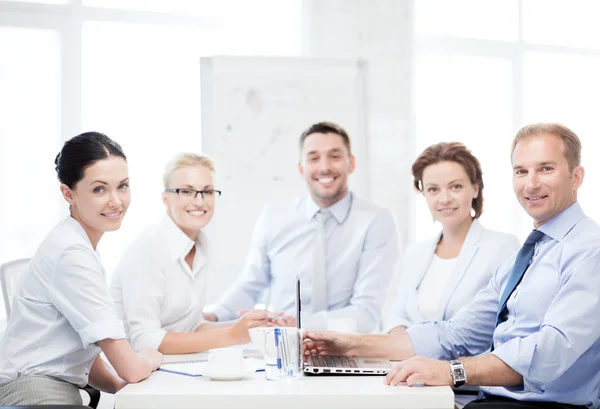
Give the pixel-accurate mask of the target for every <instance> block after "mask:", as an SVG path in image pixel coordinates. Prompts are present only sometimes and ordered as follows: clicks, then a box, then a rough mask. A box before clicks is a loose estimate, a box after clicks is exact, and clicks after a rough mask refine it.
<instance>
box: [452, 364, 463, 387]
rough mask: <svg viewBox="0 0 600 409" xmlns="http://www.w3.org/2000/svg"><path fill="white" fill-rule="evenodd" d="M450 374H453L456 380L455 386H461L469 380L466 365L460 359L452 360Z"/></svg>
mask: <svg viewBox="0 0 600 409" xmlns="http://www.w3.org/2000/svg"><path fill="white" fill-rule="evenodd" d="M450 375H452V382H454V386H461V385H464V384H465V382H467V373H466V372H465V366H464V365H463V363H462V362H460V361H459V360H453V361H450Z"/></svg>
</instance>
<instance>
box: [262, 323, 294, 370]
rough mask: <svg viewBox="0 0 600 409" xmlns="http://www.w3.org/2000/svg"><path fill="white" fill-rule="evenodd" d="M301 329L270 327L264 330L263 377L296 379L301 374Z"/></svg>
mask: <svg viewBox="0 0 600 409" xmlns="http://www.w3.org/2000/svg"><path fill="white" fill-rule="evenodd" d="M301 341H302V330H300V329H296V328H278V327H277V328H270V329H268V330H267V331H265V347H264V359H265V379H267V380H269V381H277V380H280V379H296V378H298V377H301V376H302V349H301Z"/></svg>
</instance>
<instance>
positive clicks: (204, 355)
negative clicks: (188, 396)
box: [162, 344, 262, 365]
mask: <svg viewBox="0 0 600 409" xmlns="http://www.w3.org/2000/svg"><path fill="white" fill-rule="evenodd" d="M230 348H242V349H243V350H244V358H256V359H262V353H261V352H260V351H258V350H256V349H254V348H252V344H243V345H235V346H233V347H230ZM207 361H208V351H206V352H198V353H195V354H173V355H164V357H163V363H162V365H177V364H196V363H202V362H207Z"/></svg>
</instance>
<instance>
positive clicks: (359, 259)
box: [205, 122, 399, 332]
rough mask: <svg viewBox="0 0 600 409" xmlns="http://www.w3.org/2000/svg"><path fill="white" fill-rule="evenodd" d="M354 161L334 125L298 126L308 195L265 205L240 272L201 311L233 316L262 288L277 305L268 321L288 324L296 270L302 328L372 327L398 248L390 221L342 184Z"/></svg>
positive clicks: (342, 134) (213, 315)
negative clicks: (277, 315)
mask: <svg viewBox="0 0 600 409" xmlns="http://www.w3.org/2000/svg"><path fill="white" fill-rule="evenodd" d="M355 162H356V160H355V158H354V156H353V155H352V150H351V144H350V138H349V137H348V134H347V133H346V131H345V130H344V129H342V128H341V127H340V126H338V125H336V124H333V123H330V122H320V123H317V124H314V125H312V126H311V127H310V128H308V129H307V130H306V131H304V132H303V133H302V135H301V136H300V162H299V163H298V170H299V173H300V175H301V176H302V177H303V178H304V180H305V181H306V185H307V187H308V194H307V195H303V196H301V197H295V198H291V199H287V200H282V201H278V202H275V203H270V204H268V205H267V206H265V208H264V209H263V211H262V213H261V215H260V217H259V219H258V222H257V223H256V227H255V229H254V233H253V239H252V244H251V247H250V252H249V254H248V259H247V262H246V265H245V267H244V270H243V271H242V274H241V275H240V277H239V279H238V281H237V282H236V283H235V284H234V285H233V286H232V287H231V288H230V289H229V290H228V291H227V292H226V293H225V294H224V295H223V296H222V297H221V298H220V299H219V301H218V302H217V303H216V304H215V305H214V306H213V308H212V310H211V313H209V314H206V315H205V318H207V319H209V320H213V321H224V320H229V319H233V318H236V317H237V315H238V311H240V310H243V309H250V308H252V307H253V306H254V305H255V304H256V303H257V302H258V301H259V298H260V297H261V295H262V294H264V293H265V292H267V293H266V294H267V299H266V303H267V308H268V309H270V310H272V311H278V312H283V315H282V316H281V317H280V319H279V320H278V321H277V322H275V323H274V324H276V325H282V326H295V325H296V318H295V316H294V303H295V285H294V283H295V280H296V276H299V277H300V280H301V293H302V308H303V316H302V320H303V321H302V324H303V327H305V328H309V329H325V328H328V327H329V328H331V327H336V328H339V327H340V326H342V327H343V328H344V329H345V330H348V331H353V330H355V331H357V332H371V331H373V330H375V329H377V326H378V324H379V322H380V320H381V307H382V304H383V301H384V299H385V294H386V291H387V287H388V284H389V282H390V280H391V278H392V275H393V273H394V269H395V266H396V262H397V259H398V255H399V250H398V241H397V234H396V227H395V226H396V224H395V221H394V218H393V217H392V214H391V213H390V211H389V210H386V209H383V208H380V207H377V206H375V205H373V204H371V203H369V202H367V201H366V200H364V199H361V198H359V197H358V196H357V195H356V194H355V193H353V192H352V191H350V190H349V188H348V177H349V175H350V174H351V173H352V172H353V171H354V167H355Z"/></svg>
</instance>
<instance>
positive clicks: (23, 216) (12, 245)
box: [0, 27, 61, 319]
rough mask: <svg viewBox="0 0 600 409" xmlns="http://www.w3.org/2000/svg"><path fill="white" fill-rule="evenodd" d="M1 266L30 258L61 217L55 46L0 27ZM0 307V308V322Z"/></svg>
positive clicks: (48, 39) (44, 35)
mask: <svg viewBox="0 0 600 409" xmlns="http://www.w3.org/2000/svg"><path fill="white" fill-rule="evenodd" d="M0 44H3V46H2V47H0V90H1V91H0V118H2V121H0V135H2V137H1V138H0V184H1V185H2V200H0V226H2V228H1V229H0V260H2V261H0V262H5V261H8V260H11V259H17V258H25V257H31V256H32V255H33V252H34V251H35V249H36V248H37V246H38V245H39V243H40V242H41V241H42V240H43V238H44V237H45V235H46V234H47V232H48V230H49V229H50V228H51V227H52V226H54V224H56V221H57V220H58V218H59V215H60V200H61V198H60V192H59V191H58V188H57V181H56V176H55V173H54V163H53V161H54V158H55V155H56V154H57V153H58V151H59V146H60V101H61V98H60V44H59V39H58V34H57V33H56V32H55V31H52V30H40V29H28V28H12V27H0ZM3 316H4V304H2V306H0V319H2V318H3Z"/></svg>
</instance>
